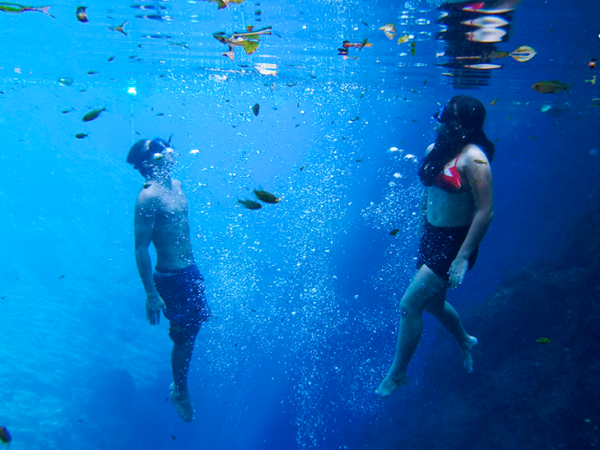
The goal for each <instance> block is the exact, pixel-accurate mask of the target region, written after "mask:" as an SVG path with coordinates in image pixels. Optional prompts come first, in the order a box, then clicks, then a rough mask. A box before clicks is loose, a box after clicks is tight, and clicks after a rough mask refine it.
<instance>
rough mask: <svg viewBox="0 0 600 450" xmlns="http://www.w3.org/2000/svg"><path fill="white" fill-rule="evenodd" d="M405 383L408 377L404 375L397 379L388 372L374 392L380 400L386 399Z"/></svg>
mask: <svg viewBox="0 0 600 450" xmlns="http://www.w3.org/2000/svg"><path fill="white" fill-rule="evenodd" d="M406 383H408V375H406V373H404V374H402V375H401V376H399V377H394V376H392V375H391V374H390V373H389V372H388V374H387V375H386V377H385V378H384V379H383V381H382V382H381V384H380V385H379V387H378V388H377V389H376V390H375V393H376V394H377V395H379V397H381V398H386V397H389V396H390V395H392V394H393V393H394V392H396V391H397V390H398V388H400V387H402V386H404V385H405V384H406Z"/></svg>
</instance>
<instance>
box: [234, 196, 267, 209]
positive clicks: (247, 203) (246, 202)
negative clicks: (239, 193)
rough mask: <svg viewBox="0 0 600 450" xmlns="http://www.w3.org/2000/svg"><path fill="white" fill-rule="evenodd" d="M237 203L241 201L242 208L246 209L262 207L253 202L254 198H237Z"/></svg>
mask: <svg viewBox="0 0 600 450" xmlns="http://www.w3.org/2000/svg"><path fill="white" fill-rule="evenodd" d="M238 203H241V204H242V206H243V207H244V208H247V209H260V208H262V206H261V204H260V203H258V202H255V201H254V200H240V199H239V198H238Z"/></svg>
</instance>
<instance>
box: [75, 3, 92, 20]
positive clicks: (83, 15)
mask: <svg viewBox="0 0 600 450" xmlns="http://www.w3.org/2000/svg"><path fill="white" fill-rule="evenodd" d="M75 16H77V20H79V21H80V22H83V23H86V22H89V20H88V18H87V8H86V7H85V6H78V7H77V11H75Z"/></svg>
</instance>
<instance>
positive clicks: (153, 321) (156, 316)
mask: <svg viewBox="0 0 600 450" xmlns="http://www.w3.org/2000/svg"><path fill="white" fill-rule="evenodd" d="M166 307H167V305H166V304H165V302H164V301H163V299H162V298H160V295H158V294H155V295H149V296H148V298H146V319H148V322H150V325H158V323H159V322H160V311H161V310H162V309H165V308H166Z"/></svg>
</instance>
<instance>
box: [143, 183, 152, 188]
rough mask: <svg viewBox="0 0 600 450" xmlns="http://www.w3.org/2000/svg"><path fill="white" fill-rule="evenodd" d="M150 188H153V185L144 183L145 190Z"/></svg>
mask: <svg viewBox="0 0 600 450" xmlns="http://www.w3.org/2000/svg"><path fill="white" fill-rule="evenodd" d="M150 186H152V184H151V183H144V185H143V186H142V187H143V188H144V189H148V188H149V187H150Z"/></svg>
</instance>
